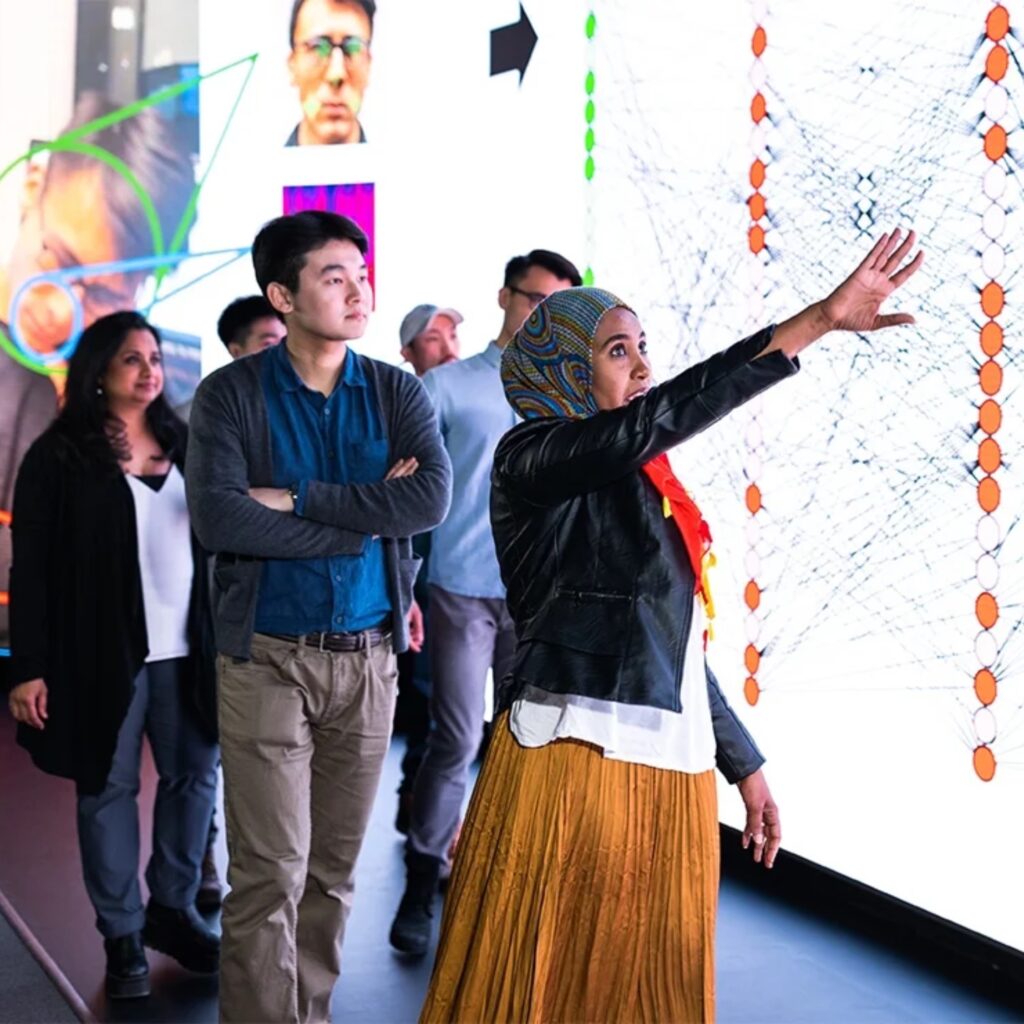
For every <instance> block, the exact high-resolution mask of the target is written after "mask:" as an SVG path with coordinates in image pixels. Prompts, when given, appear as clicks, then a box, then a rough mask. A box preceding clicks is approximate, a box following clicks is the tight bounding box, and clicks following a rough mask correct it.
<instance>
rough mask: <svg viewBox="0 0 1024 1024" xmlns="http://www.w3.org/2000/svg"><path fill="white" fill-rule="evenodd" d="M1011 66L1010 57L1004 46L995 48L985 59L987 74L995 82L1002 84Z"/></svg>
mask: <svg viewBox="0 0 1024 1024" xmlns="http://www.w3.org/2000/svg"><path fill="white" fill-rule="evenodd" d="M1009 66H1010V55H1009V54H1008V53H1007V52H1006V50H1005V49H1004V48H1003V47H1002V46H993V47H992V49H991V50H990V51H989V55H988V57H986V58H985V74H986V75H987V76H988V77H989V78H991V79H992V81H993V82H1001V81H1002V80H1003V77H1004V76H1005V75H1006V71H1007V68H1009Z"/></svg>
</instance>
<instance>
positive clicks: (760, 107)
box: [750, 92, 768, 124]
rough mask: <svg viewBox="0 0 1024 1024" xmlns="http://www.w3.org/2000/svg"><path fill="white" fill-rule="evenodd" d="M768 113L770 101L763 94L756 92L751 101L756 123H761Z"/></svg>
mask: <svg viewBox="0 0 1024 1024" xmlns="http://www.w3.org/2000/svg"><path fill="white" fill-rule="evenodd" d="M767 113H768V103H767V101H766V100H765V98H764V96H763V94H761V93H759V92H758V93H755V94H754V98H753V100H751V103H750V116H751V117H752V118H753V119H754V123H755V124H760V123H761V122H762V121H763V120H764V118H765V114H767Z"/></svg>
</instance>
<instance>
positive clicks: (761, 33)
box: [750, 25, 768, 57]
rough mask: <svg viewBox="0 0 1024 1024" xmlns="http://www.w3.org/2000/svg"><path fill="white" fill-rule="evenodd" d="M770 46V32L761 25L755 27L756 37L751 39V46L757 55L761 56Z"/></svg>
mask: <svg viewBox="0 0 1024 1024" xmlns="http://www.w3.org/2000/svg"><path fill="white" fill-rule="evenodd" d="M767 46H768V34H767V33H766V32H765V30H764V29H763V28H761V26H760V25H758V26H757V28H756V29H754V38H753V39H751V40H750V48H751V49H752V50H753V51H754V56H755V57H760V56H761V54H762V53H764V51H765V49H766V48H767Z"/></svg>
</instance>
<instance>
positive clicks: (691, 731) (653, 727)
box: [509, 598, 715, 774]
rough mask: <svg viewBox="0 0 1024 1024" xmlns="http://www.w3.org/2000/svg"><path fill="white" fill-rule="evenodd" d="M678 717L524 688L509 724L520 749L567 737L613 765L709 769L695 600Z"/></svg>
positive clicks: (700, 623) (710, 732)
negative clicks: (587, 745)
mask: <svg viewBox="0 0 1024 1024" xmlns="http://www.w3.org/2000/svg"><path fill="white" fill-rule="evenodd" d="M679 694H680V698H681V700H682V705H683V710H682V712H675V711H665V710H662V709H660V708H652V707H646V706H640V705H637V704H620V703H618V702H616V701H606V700H596V699H594V698H592V697H580V696H577V695H575V694H565V693H550V692H548V691H547V690H541V689H538V688H537V687H533V686H528V687H527V688H526V689H525V690H524V691H523V695H522V696H521V697H520V698H519V700H517V701H515V702H514V703H513V705H512V710H511V712H510V715H509V724H510V726H511V729H512V734H513V735H514V736H515V738H516V739H517V740H518V741H519V742H520V743H521V744H522V745H523V746H524V747H543V746H545V745H546V744H548V743H551V742H552V740H557V739H565V738H566V737H571V738H573V739H577V740H584V741H586V742H587V743H593V744H594V745H595V746H598V747H601V748H602V749H603V750H604V756H605V757H608V758H611V759H612V760H615V761H630V762H632V763H633V764H644V765H650V766H651V767H652V768H667V769H669V770H671V771H677V772H689V773H691V774H698V773H700V772H706V771H708V770H710V769H712V768H714V767H715V733H714V728H713V726H712V724H711V706H710V704H709V703H708V681H707V675H706V674H705V665H704V609H703V607H702V605H701V603H700V601H699V600H697V599H696V598H695V599H694V602H693V619H692V623H691V627H690V636H689V638H688V640H687V644H686V652H685V657H684V660H683V678H682V681H681V683H680V687H679Z"/></svg>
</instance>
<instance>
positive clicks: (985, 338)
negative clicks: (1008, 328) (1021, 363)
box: [981, 320, 1003, 357]
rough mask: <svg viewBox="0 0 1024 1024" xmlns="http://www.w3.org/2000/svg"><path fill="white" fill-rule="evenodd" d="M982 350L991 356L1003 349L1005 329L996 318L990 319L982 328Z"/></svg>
mask: <svg viewBox="0 0 1024 1024" xmlns="http://www.w3.org/2000/svg"><path fill="white" fill-rule="evenodd" d="M981 351H982V352H984V353H985V355H987V356H990V357H991V356H997V355H999V353H1000V352H1002V351H1003V329H1002V327H1000V326H999V324H997V323H996V322H995V320H989V322H988V323H987V324H985V326H984V327H982V329H981Z"/></svg>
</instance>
